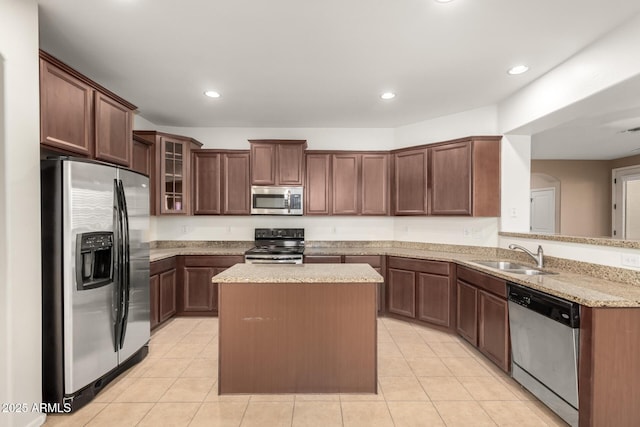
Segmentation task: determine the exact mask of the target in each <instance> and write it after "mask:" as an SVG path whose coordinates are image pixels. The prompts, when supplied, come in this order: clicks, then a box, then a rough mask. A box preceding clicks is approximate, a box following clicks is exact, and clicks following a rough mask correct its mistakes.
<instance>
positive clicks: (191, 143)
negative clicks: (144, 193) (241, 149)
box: [134, 130, 202, 215]
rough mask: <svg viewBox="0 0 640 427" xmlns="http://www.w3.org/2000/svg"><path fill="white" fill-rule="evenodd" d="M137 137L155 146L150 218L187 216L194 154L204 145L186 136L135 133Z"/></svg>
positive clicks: (140, 131)
mask: <svg viewBox="0 0 640 427" xmlns="http://www.w3.org/2000/svg"><path fill="white" fill-rule="evenodd" d="M134 136H136V137H138V138H140V139H143V140H145V141H149V142H151V143H153V147H154V151H155V153H154V161H153V162H152V168H151V171H152V175H151V176H150V181H151V182H152V183H151V191H153V193H154V197H153V200H154V204H153V205H152V206H151V208H150V212H151V215H187V214H188V213H189V212H190V211H191V206H190V203H191V176H190V174H191V151H192V150H195V149H198V148H200V147H201V146H202V143H200V142H199V141H196V140H195V139H193V138H189V137H186V136H180V135H173V134H168V133H164V132H157V131H153V130H136V131H134Z"/></svg>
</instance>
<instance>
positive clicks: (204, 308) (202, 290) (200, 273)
mask: <svg viewBox="0 0 640 427" xmlns="http://www.w3.org/2000/svg"><path fill="white" fill-rule="evenodd" d="M214 275H215V274H214V269H213V268H209V267H184V276H183V277H184V279H183V280H184V282H183V285H184V288H183V289H184V294H183V298H184V311H199V312H211V311H213V309H214V301H213V298H214V289H213V284H212V283H211V278H212V277H213V276H214Z"/></svg>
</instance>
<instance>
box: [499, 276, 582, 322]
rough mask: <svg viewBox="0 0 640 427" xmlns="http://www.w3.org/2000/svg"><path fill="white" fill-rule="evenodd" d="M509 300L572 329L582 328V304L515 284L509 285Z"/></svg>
mask: <svg viewBox="0 0 640 427" xmlns="http://www.w3.org/2000/svg"><path fill="white" fill-rule="evenodd" d="M507 285H508V299H509V301H511V302H514V303H516V304H518V305H521V306H523V307H525V308H527V309H529V310H532V311H535V312H536V313H538V314H540V315H542V316H545V317H548V318H549V319H551V320H555V321H556V322H558V323H561V324H563V325H565V326H568V327H570V328H574V329H575V328H579V327H580V304H578V303H576V302H572V301H567V300H565V299H562V298H558V297H556V296H553V295H549V294H546V293H544V292H540V291H537V290H535V289H531V288H527V287H525V286H521V285H518V284H515V283H510V282H508V283H507Z"/></svg>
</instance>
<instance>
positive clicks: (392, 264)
mask: <svg viewBox="0 0 640 427" xmlns="http://www.w3.org/2000/svg"><path fill="white" fill-rule="evenodd" d="M388 266H389V268H398V269H401V270H410V271H420V272H422V273H431V274H439V275H441V276H448V275H449V268H450V264H449V263H448V262H443V261H426V260H422V259H415V258H400V257H389V261H388Z"/></svg>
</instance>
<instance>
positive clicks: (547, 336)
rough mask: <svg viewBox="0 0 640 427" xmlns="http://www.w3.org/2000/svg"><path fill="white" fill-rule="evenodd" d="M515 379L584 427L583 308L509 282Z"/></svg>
mask: <svg viewBox="0 0 640 427" xmlns="http://www.w3.org/2000/svg"><path fill="white" fill-rule="evenodd" d="M509 328H510V331H511V356H512V357H511V369H512V376H513V379H515V380H516V381H518V382H519V383H520V384H522V386H524V387H525V388H526V389H527V390H529V391H530V392H531V393H532V394H534V395H535V396H536V397H537V398H538V399H540V400H541V401H542V402H543V403H544V404H546V405H547V406H548V407H549V408H551V410H553V411H554V412H555V413H557V414H558V415H559V416H560V417H561V418H562V419H563V420H565V421H566V422H567V423H569V424H570V425H572V426H577V425H578V350H579V347H578V346H579V334H580V329H579V328H580V305H579V304H577V303H574V302H571V301H567V300H564V299H561V298H557V297H554V296H552V295H548V294H545V293H543V292H539V291H536V290H533V289H530V288H526V287H524V286H520V285H516V284H515V283H509Z"/></svg>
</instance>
